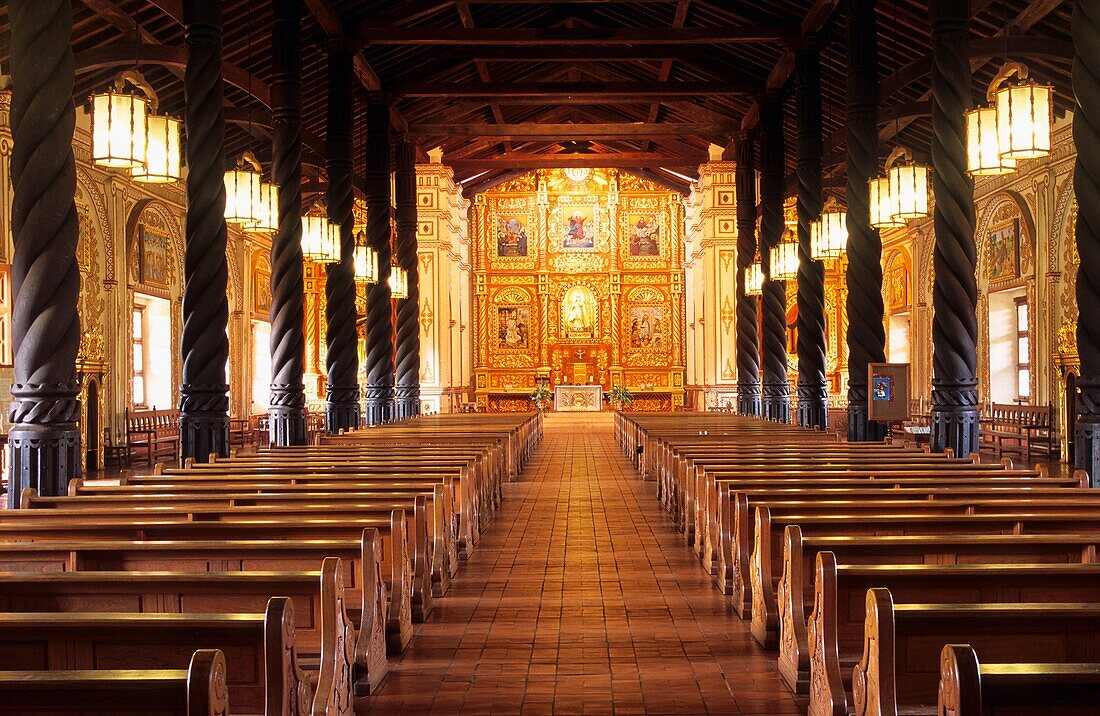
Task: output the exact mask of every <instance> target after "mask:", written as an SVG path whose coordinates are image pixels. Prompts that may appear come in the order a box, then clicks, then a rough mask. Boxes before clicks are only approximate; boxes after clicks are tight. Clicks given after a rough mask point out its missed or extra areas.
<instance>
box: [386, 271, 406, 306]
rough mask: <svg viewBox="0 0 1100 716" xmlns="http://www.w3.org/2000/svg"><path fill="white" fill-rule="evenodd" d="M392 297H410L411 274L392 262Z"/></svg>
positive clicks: (390, 283)
mask: <svg viewBox="0 0 1100 716" xmlns="http://www.w3.org/2000/svg"><path fill="white" fill-rule="evenodd" d="M389 287H390V298H393V299H404V298H408V297H409V274H408V272H407V271H405V269H403V268H401V267H400V266H397V265H396V264H390V277H389Z"/></svg>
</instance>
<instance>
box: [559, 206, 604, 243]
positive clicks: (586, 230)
mask: <svg viewBox="0 0 1100 716" xmlns="http://www.w3.org/2000/svg"><path fill="white" fill-rule="evenodd" d="M564 228H565V233H564V235H563V236H562V242H561V245H562V248H566V249H590V248H592V247H593V246H595V245H596V225H595V221H594V220H593V218H592V210H591V209H584V208H576V209H574V210H573V213H571V214H570V215H569V220H568V222H567V225H566V226H565V227H564Z"/></svg>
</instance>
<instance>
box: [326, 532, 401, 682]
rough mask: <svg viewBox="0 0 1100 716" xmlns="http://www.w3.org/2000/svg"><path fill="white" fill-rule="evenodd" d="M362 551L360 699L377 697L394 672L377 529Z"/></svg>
mask: <svg viewBox="0 0 1100 716" xmlns="http://www.w3.org/2000/svg"><path fill="white" fill-rule="evenodd" d="M361 549H362V559H361V562H362V565H363V576H362V584H361V587H362V601H361V604H360V609H361V612H360V613H361V616H360V618H359V632H358V634H357V638H356V643H355V663H356V666H357V669H358V671H356V672H355V676H354V679H353V687H354V695H355V696H357V697H363V696H370V695H371V694H372V693H374V692H375V691H376V690H377V689H378V686H379V685H380V684H381V683H382V680H383V679H384V678H385V677H386V674H388V673H389V670H390V663H389V661H388V660H387V657H386V652H387V645H386V623H387V604H386V584H385V582H384V581H383V580H382V536H381V535H380V534H379V532H378V530H377V529H374V528H367V529H365V530H363V536H362V548H361ZM338 574H341V575H342V574H343V572H342V571H340V572H338ZM322 575H323V567H322ZM341 578H342V577H341ZM322 587H324V584H322ZM322 599H323V595H322Z"/></svg>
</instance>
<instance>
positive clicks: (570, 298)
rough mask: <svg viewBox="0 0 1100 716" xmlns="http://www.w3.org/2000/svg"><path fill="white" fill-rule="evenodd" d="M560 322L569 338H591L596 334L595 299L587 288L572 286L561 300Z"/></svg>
mask: <svg viewBox="0 0 1100 716" xmlns="http://www.w3.org/2000/svg"><path fill="white" fill-rule="evenodd" d="M561 310H562V322H563V323H564V324H565V334H566V336H568V337H569V338H592V337H593V336H595V334H596V313H597V309H596V297H595V296H594V295H593V294H592V290H591V289H589V288H588V287H587V286H574V287H573V288H571V289H569V291H567V292H566V294H565V297H564V298H563V299H562V304H561Z"/></svg>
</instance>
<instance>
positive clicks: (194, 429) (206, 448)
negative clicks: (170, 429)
mask: <svg viewBox="0 0 1100 716" xmlns="http://www.w3.org/2000/svg"><path fill="white" fill-rule="evenodd" d="M211 453H214V454H216V455H217V456H218V457H229V386H228V385H224V384H223V385H215V386H188V385H184V386H183V395H182V396H181V397H180V461H181V462H182V461H183V460H186V459H187V458H189V457H190V458H194V460H195V462H207V461H209V460H210V454H211Z"/></svg>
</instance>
